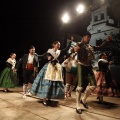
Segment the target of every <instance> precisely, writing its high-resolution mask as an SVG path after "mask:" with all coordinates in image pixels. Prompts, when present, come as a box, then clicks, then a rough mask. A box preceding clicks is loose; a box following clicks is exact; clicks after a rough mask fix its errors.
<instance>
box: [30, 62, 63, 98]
mask: <svg viewBox="0 0 120 120" xmlns="http://www.w3.org/2000/svg"><path fill="white" fill-rule="evenodd" d="M48 64H49V63H47V64H45V65H44V66H43V68H42V69H41V70H40V72H39V73H38V75H37V77H36V79H35V80H34V82H33V85H32V87H31V89H30V93H31V94H33V95H36V96H38V97H39V98H41V99H44V98H48V99H64V83H63V82H62V81H51V80H47V79H44V77H45V73H46V70H47V66H48Z"/></svg>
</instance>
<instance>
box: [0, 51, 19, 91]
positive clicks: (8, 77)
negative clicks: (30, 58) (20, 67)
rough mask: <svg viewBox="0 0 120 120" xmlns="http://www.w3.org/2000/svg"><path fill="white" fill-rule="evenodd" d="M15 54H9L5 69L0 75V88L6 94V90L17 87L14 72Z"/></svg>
mask: <svg viewBox="0 0 120 120" xmlns="http://www.w3.org/2000/svg"><path fill="white" fill-rule="evenodd" d="M15 58H16V54H15V53H11V54H10V58H8V60H7V61H6V68H5V69H4V70H3V71H2V73H1V75H0V87H4V91H5V92H8V91H9V90H8V88H13V87H15V86H16V85H17V83H18V81H17V73H16V72H15V71H14V68H15V65H16V60H15Z"/></svg>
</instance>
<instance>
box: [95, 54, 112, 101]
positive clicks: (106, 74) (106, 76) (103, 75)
mask: <svg viewBox="0 0 120 120" xmlns="http://www.w3.org/2000/svg"><path fill="white" fill-rule="evenodd" d="M108 66H109V62H108V61H107V55H106V54H105V53H101V54H100V56H99V60H98V70H97V72H96V74H95V77H96V82H97V86H96V91H97V95H98V97H97V99H99V103H103V95H104V92H105V91H107V89H108V87H110V84H111V80H110V71H109V67H108Z"/></svg>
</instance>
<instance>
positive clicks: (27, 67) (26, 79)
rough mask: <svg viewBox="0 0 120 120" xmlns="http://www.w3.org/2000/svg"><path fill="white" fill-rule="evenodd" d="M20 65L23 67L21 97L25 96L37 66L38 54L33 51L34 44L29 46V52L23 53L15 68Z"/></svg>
mask: <svg viewBox="0 0 120 120" xmlns="http://www.w3.org/2000/svg"><path fill="white" fill-rule="evenodd" d="M20 66H22V69H23V98H25V97H26V93H27V92H29V89H30V88H31V85H32V83H33V80H34V78H35V75H36V73H37V72H38V67H39V60H38V55H37V54H36V53H35V47H34V46H30V48H29V53H28V54H24V55H23V57H22V58H21V59H20V60H19V62H18V64H17V65H16V67H15V69H16V70H17V69H18V68H19V67H20Z"/></svg>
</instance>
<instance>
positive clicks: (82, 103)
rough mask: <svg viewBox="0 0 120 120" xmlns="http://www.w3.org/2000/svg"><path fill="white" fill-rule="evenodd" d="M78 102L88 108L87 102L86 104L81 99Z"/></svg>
mask: <svg viewBox="0 0 120 120" xmlns="http://www.w3.org/2000/svg"><path fill="white" fill-rule="evenodd" d="M80 103H81V104H83V106H84V107H85V108H87V109H88V104H87V103H84V102H83V101H82V99H81V100H80Z"/></svg>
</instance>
